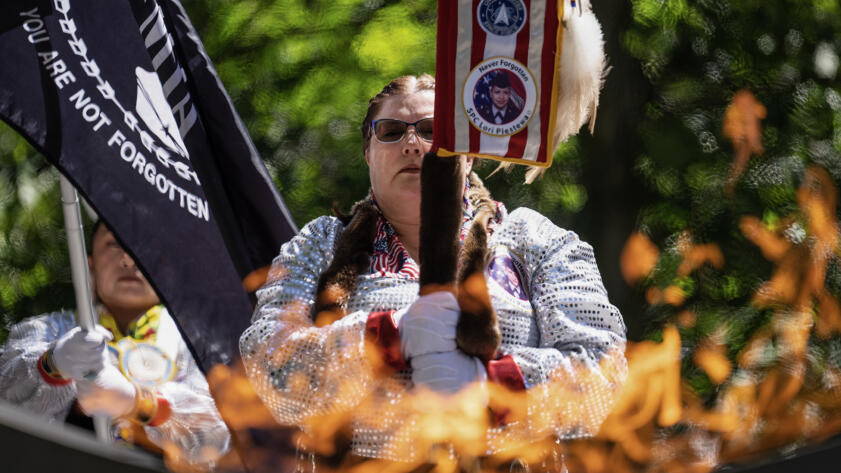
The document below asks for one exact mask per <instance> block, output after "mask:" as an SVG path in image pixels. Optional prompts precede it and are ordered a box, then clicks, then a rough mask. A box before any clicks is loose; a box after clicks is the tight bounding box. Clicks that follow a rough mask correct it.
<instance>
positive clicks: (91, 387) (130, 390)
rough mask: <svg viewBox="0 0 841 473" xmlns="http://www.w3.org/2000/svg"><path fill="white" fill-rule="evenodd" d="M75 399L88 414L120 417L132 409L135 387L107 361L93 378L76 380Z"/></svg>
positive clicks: (135, 395)
mask: <svg viewBox="0 0 841 473" xmlns="http://www.w3.org/2000/svg"><path fill="white" fill-rule="evenodd" d="M76 389H77V390H78V397H77V400H78V401H79V406H80V407H81V408H82V411H84V412H85V414H87V415H89V416H97V415H104V416H108V417H120V416H123V415H126V414H128V413H129V412H131V411H132V410H133V409H134V404H135V400H136V397H137V388H135V386H134V384H132V383H131V381H129V380H128V379H126V377H125V376H123V373H121V372H120V370H118V369H117V368H115V367H114V365H112V364H110V363H107V364H106V365H105V366H104V367H103V368H102V371H100V372H99V374H97V375H96V377H95V378H93V379H90V380H88V379H85V378H82V379H80V380H77V381H76Z"/></svg>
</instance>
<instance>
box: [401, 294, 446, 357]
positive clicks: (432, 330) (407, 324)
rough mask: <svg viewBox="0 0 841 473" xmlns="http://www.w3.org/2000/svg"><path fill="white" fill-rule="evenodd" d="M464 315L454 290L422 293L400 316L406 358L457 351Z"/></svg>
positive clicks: (403, 349)
mask: <svg viewBox="0 0 841 473" xmlns="http://www.w3.org/2000/svg"><path fill="white" fill-rule="evenodd" d="M396 315H397V314H396ZM460 315H461V310H460V309H459V307H458V301H457V300H456V296H454V295H453V294H452V293H451V292H447V291H440V292H433V293H432V294H427V295H425V296H420V297H419V298H418V299H417V300H416V301H415V302H413V303H412V305H410V306H409V307H408V308H407V309H406V311H405V312H403V313H402V315H400V316H399V318H400V321H399V325H398V329H399V331H400V351H401V353H402V354H403V358H404V359H406V360H410V359H412V358H414V357H416V356H420V355H424V354H427V353H443V352H449V351H453V350H455V349H456V324H457V323H458V318H459V316H460Z"/></svg>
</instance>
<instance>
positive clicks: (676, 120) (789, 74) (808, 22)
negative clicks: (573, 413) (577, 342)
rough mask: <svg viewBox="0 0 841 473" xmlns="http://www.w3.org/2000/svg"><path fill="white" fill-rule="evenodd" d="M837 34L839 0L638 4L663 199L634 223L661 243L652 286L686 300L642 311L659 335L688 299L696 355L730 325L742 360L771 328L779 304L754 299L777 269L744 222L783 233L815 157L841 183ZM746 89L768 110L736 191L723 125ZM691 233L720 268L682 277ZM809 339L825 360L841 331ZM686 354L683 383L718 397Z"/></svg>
mask: <svg viewBox="0 0 841 473" xmlns="http://www.w3.org/2000/svg"><path fill="white" fill-rule="evenodd" d="M839 31H841V4H839V3H838V2H837V1H834V0H833V1H816V2H799V1H793V0H791V1H789V0H776V1H771V2H769V1H758V0H752V1H727V0H698V1H688V0H636V1H634V2H633V25H632V27H631V28H630V29H629V30H628V31H627V32H626V34H625V36H624V44H625V46H626V48H627V50H628V51H630V52H631V54H632V55H634V56H635V57H636V58H637V59H638V60H639V61H640V64H641V67H642V69H643V71H644V73H645V75H646V77H647V78H648V79H649V80H650V82H651V84H652V85H653V91H654V95H653V96H652V97H651V99H650V100H649V101H648V103H647V105H646V109H645V110H644V118H643V119H642V121H641V123H640V125H639V132H640V134H641V136H642V139H643V149H642V150H641V152H640V155H639V156H638V157H637V159H636V164H635V172H636V173H638V175H640V176H642V177H643V179H644V180H645V182H646V183H647V186H648V187H649V189H650V190H651V191H652V192H653V195H654V198H653V199H652V202H651V203H650V204H649V205H647V206H646V207H645V208H643V209H641V211H640V214H639V220H638V227H639V229H640V230H641V231H643V232H644V233H646V234H648V235H649V236H650V237H651V238H652V240H653V241H654V242H655V244H656V245H657V246H658V247H659V248H660V250H661V256H660V260H659V262H658V265H657V267H656V269H655V271H654V272H653V273H652V274H651V275H650V277H649V278H648V280H646V281H645V283H644V284H643V286H644V288H649V287H653V286H656V287H660V288H665V287H666V286H668V285H671V284H676V285H678V286H680V287H681V288H683V289H684V292H685V294H686V296H687V297H686V301H685V303H684V304H683V305H681V306H680V307H673V306H669V305H665V304H657V305H652V306H650V307H648V308H647V309H646V310H647V315H648V320H649V335H648V336H649V337H652V338H656V337H657V336H658V334H657V333H658V331H659V330H660V327H662V324H663V323H665V322H669V321H673V320H674V317H675V315H676V314H677V313H679V312H681V311H683V310H685V309H687V308H688V309H691V310H693V311H694V312H695V313H696V314H697V315H698V318H697V323H696V324H695V325H694V326H692V327H687V328H682V329H681V336H682V339H683V344H684V350H686V352H691V351H692V350H693V349H694V348H695V347H696V346H697V345H698V344H699V343H701V342H702V341H703V340H705V339H707V338H708V337H710V336H711V335H716V336H718V335H719V334H722V333H723V334H725V339H724V340H722V341H723V342H724V343H726V345H727V347H728V354H729V355H730V356H731V358H733V359H734V358H735V356H736V355H737V354H738V353H739V351H740V350H741V349H742V348H743V347H744V345H745V343H746V341H747V340H748V338H749V337H750V336H751V335H752V334H754V333H755V331H756V330H757V329H758V328H760V327H763V326H765V325H767V324H768V323H769V321H770V319H771V311H770V310H760V309H758V308H756V307H754V306H753V305H752V304H751V299H752V297H753V295H754V293H755V291H756V289H757V288H758V287H759V285H760V284H761V283H762V282H764V281H767V280H768V279H769V278H770V276H771V273H772V270H773V269H774V265H773V264H772V263H770V262H768V261H767V260H765V258H763V256H762V254H761V253H760V251H759V249H758V248H757V246H756V245H754V244H753V243H751V242H750V241H749V240H747V239H746V238H745V237H744V236H743V234H742V232H741V231H740V230H739V227H738V225H739V220H740V218H741V217H743V216H746V215H752V216H756V217H758V218H760V219H761V220H762V222H763V225H764V226H765V227H766V228H769V229H776V228H778V223H779V222H780V221H781V220H783V219H785V218H786V217H791V216H795V215H797V212H798V206H797V203H796V200H795V192H796V190H797V188H798V187H799V185H800V183H801V180H802V178H803V174H804V170H805V169H806V167H807V166H809V165H813V164H817V165H820V166H822V167H824V168H826V169H827V170H828V171H829V173H830V174H831V175H832V178H833V180H834V181H835V182H836V183H837V182H838V181H839V179H841V95H840V94H839V92H841V74H839V72H841V71H839V51H841V36H839V34H838V33H839ZM740 89H748V90H750V91H752V92H753V93H754V94H755V95H756V98H757V100H759V102H761V103H763V104H764V105H765V107H766V108H767V117H766V118H765V119H764V120H763V122H762V126H763V134H762V141H763V144H764V147H765V152H764V154H762V155H761V156H754V157H752V159H751V160H750V163H749V164H748V167H747V169H746V170H745V172H744V173H743V174H742V176H741V178H740V179H739V181H738V183H737V185H736V187H735V191H734V193H733V195H732V197H728V196H727V193H726V190H725V189H726V183H727V180H728V174H729V172H730V167H731V163H732V162H733V159H734V158H733V156H734V155H733V146H732V145H731V143H730V142H729V141H728V139H727V138H726V137H725V136H724V134H723V132H722V124H723V123H722V122H723V117H724V112H725V109H726V107H727V106H728V104H729V102H730V100H731V99H732V97H733V94H734V93H735V92H736V91H738V90H740ZM836 218H837V215H836ZM801 223H802V219H801ZM787 225H788V224H787ZM805 230H806V232H807V235H808V231H809V229H808V228H806V229H805ZM684 232H688V234H689V235H691V239H692V242H693V243H695V244H701V243H715V244H716V245H718V247H719V248H720V249H721V251H722V253H723V255H724V259H725V265H724V267H723V268H722V269H714V268H712V267H710V266H705V267H702V268H701V269H699V270H697V271H695V272H693V273H692V274H690V275H689V276H687V277H682V278H681V277H678V275H677V265H678V264H679V262H680V260H681V259H682V258H681V256H680V254H679V249H678V247H679V244H680V242H681V235H682V234H684ZM837 278H838V262H837V261H833V262H832V263H831V265H830V268H829V270H828V274H827V287H828V288H829V289H830V290H831V291H832V292H834V294H836V295H838V294H839V291H838V290H839V284H838V282H837ZM818 315H819V314H818ZM810 343H811V344H812V348H813V349H814V350H813V351H814V353H816V354H817V355H815V356H816V357H817V358H816V359H815V360H814V361H815V362H816V366H820V365H821V364H822V363H823V362H828V360H829V358H827V357H828V356H829V355H828V353H829V351H828V350H826V349H824V348H825V347H826V346H827V344H837V343H839V340H838V339H837V338H835V339H834V340H830V341H829V342H822V341H818V340H814V339H813V340H811V342H810ZM833 346H834V345H833ZM822 347H823V348H822ZM810 353H811V352H810ZM821 354H822V355H821ZM772 358H773V357H772ZM689 359H690V357H687V358H686V359H685V361H686V363H684V377H685V379H687V380H688V381H689V383H690V384H691V385H692V386H693V387H694V388H695V389H696V390H698V392H699V393H701V394H702V395H705V396H707V397H708V398H710V397H714V396H715V394H716V393H717V392H718V389H717V387H716V386H714V385H713V384H712V383H711V382H710V381H709V379H707V377H706V375H705V374H703V373H702V372H701V371H700V370H699V369H697V368H696V367H694V366H692V363H691V361H688V360H689ZM821 360H823V361H821ZM834 360H835V362H836V363H837V362H838V361H839V358H837V357H836V358H834Z"/></svg>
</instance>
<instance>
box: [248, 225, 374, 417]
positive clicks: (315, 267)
mask: <svg viewBox="0 0 841 473" xmlns="http://www.w3.org/2000/svg"><path fill="white" fill-rule="evenodd" d="M341 229H342V224H341V223H340V222H339V221H338V220H337V219H335V218H332V217H321V218H319V219H316V220H314V221H312V222H310V223H309V224H307V225H306V226H305V227H304V228H303V229H302V230H301V231H300V233H299V234H298V235H297V236H295V237H294V238H293V239H292V240H291V241H289V242H287V243H286V244H284V245H283V247H282V248H281V251H280V255H279V256H278V257H277V258H275V260H274V262H273V264H272V269H271V271H270V272H269V277H268V282H267V283H266V285H265V286H263V287H262V288H261V289H260V290H258V291H257V298H258V301H257V307H256V310H255V312H254V316H253V318H252V325H251V326H250V327H249V328H248V329H247V330H246V331H245V332H244V333H243V334H242V337H240V353H241V354H242V357H243V361H244V363H245V366H246V369H247V372H248V376H249V379H250V380H251V383H252V385H254V387H255V390H256V391H257V393H258V395H260V397H261V399H263V402H264V403H265V404H266V405H267V406H268V407H269V410H270V411H271V412H272V414H273V415H274V417H275V418H276V419H277V420H278V421H279V422H280V423H282V424H292V425H300V424H301V423H302V421H303V420H305V419H308V418H310V417H311V416H315V415H321V414H325V413H330V412H342V411H345V410H346V409H348V408H350V407H352V405H346V403H347V402H350V401H352V400H354V399H355V400H357V401H358V399H359V398H360V397H363V396H364V395H365V394H366V393H367V392H368V390H369V385H370V383H371V381H372V375H373V373H372V372H371V369H370V366H369V365H368V362H367V361H366V360H365V357H364V332H365V322H366V320H367V317H368V313H369V312H368V311H367V310H359V311H356V312H351V313H349V314H348V315H346V316H345V317H344V318H342V319H341V320H339V321H336V322H334V323H332V324H330V325H327V326H324V327H316V326H315V325H314V324H313V323H312V321H311V317H310V306H311V305H312V303H313V301H314V298H315V291H316V285H317V283H318V277H319V275H320V274H321V273H322V272H323V271H324V270H325V269H326V268H327V266H328V265H329V264H330V262H331V261H332V258H333V245H334V242H335V240H336V235H337V233H338V232H339V231H341ZM340 390H341V392H342V393H344V395H342V396H337V395H336V394H337V393H338V392H339V391H340ZM351 393H357V394H358V395H356V396H354V395H349V394H351Z"/></svg>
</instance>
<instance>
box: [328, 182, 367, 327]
mask: <svg viewBox="0 0 841 473" xmlns="http://www.w3.org/2000/svg"><path fill="white" fill-rule="evenodd" d="M338 217H339V220H341V221H342V223H344V224H345V228H344V230H343V231H342V233H341V235H340V236H339V240H338V241H337V242H336V249H335V251H334V252H333V261H332V262H330V266H328V267H327V269H326V270H325V271H324V272H323V273H321V275H320V276H319V277H318V287H317V289H316V299H315V304H314V305H313V306H312V317H313V320H314V321H315V323H316V325H317V326H319V327H321V326H324V325H328V324H331V323H333V322H334V321H336V320H338V319H341V318H342V317H344V316H345V312H346V310H347V302H348V299H349V298H350V294H351V293H352V292H353V288H354V287H356V278H357V277H358V276H359V275H360V274H364V273H365V271H367V270H368V268H369V267H370V266H371V256H372V255H373V252H374V237H375V236H376V233H377V220H378V219H379V213H378V212H377V209H376V208H375V207H374V203H373V201H372V198H371V193H370V192H369V193H368V196H367V197H366V198H365V199H363V200H360V201H359V202H357V203H356V204H354V206H353V208H352V209H351V212H350V215H349V216H345V215H339V216H338Z"/></svg>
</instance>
